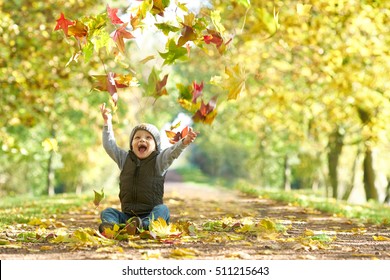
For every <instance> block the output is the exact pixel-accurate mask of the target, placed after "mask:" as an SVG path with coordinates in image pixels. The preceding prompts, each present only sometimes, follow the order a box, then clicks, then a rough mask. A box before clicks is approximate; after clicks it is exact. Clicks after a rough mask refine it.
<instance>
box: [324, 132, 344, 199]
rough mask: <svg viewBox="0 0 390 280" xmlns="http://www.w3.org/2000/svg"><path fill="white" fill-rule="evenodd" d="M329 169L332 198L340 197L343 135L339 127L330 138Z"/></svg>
mask: <svg viewBox="0 0 390 280" xmlns="http://www.w3.org/2000/svg"><path fill="white" fill-rule="evenodd" d="M328 146H329V153H328V169H329V182H330V185H331V187H332V197H333V198H337V197H338V188H339V180H338V176H337V170H338V165H339V158H340V154H341V151H342V149H343V135H341V134H340V132H339V129H338V127H337V128H336V129H335V131H334V132H333V133H332V134H331V135H330V137H329V144H328Z"/></svg>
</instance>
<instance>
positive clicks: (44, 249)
mask: <svg viewBox="0 0 390 280" xmlns="http://www.w3.org/2000/svg"><path fill="white" fill-rule="evenodd" d="M52 249H53V247H52V246H41V247H40V248H39V250H41V251H50V250H52Z"/></svg>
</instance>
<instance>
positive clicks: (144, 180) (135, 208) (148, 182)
mask: <svg viewBox="0 0 390 280" xmlns="http://www.w3.org/2000/svg"><path fill="white" fill-rule="evenodd" d="M156 159H157V152H153V153H152V154H151V155H150V156H149V157H147V158H146V159H143V160H140V159H138V158H137V157H136V155H135V154H134V153H133V152H132V151H129V154H128V156H127V158H126V162H125V165H124V166H123V170H122V172H121V174H120V176H119V186H120V191H119V199H120V201H121V206H122V212H124V213H128V214H136V215H142V214H149V213H150V212H151V211H152V209H153V207H154V206H156V205H158V204H162V203H163V196H164V179H165V176H161V175H160V174H156V168H155V166H156Z"/></svg>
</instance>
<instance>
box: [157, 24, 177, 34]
mask: <svg viewBox="0 0 390 280" xmlns="http://www.w3.org/2000/svg"><path fill="white" fill-rule="evenodd" d="M155 26H156V27H157V28H158V29H160V30H161V31H162V32H163V33H164V35H166V36H168V34H169V32H177V31H179V30H180V28H179V27H176V26H173V25H170V24H167V23H156V24H155Z"/></svg>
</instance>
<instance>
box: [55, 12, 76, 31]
mask: <svg viewBox="0 0 390 280" xmlns="http://www.w3.org/2000/svg"><path fill="white" fill-rule="evenodd" d="M73 24H74V22H73V21H71V20H68V19H66V18H65V16H64V14H63V13H61V15H60V17H59V18H58V19H57V25H56V27H55V28H54V30H59V29H62V30H63V31H64V33H65V35H66V36H68V27H69V26H71V25H73Z"/></svg>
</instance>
